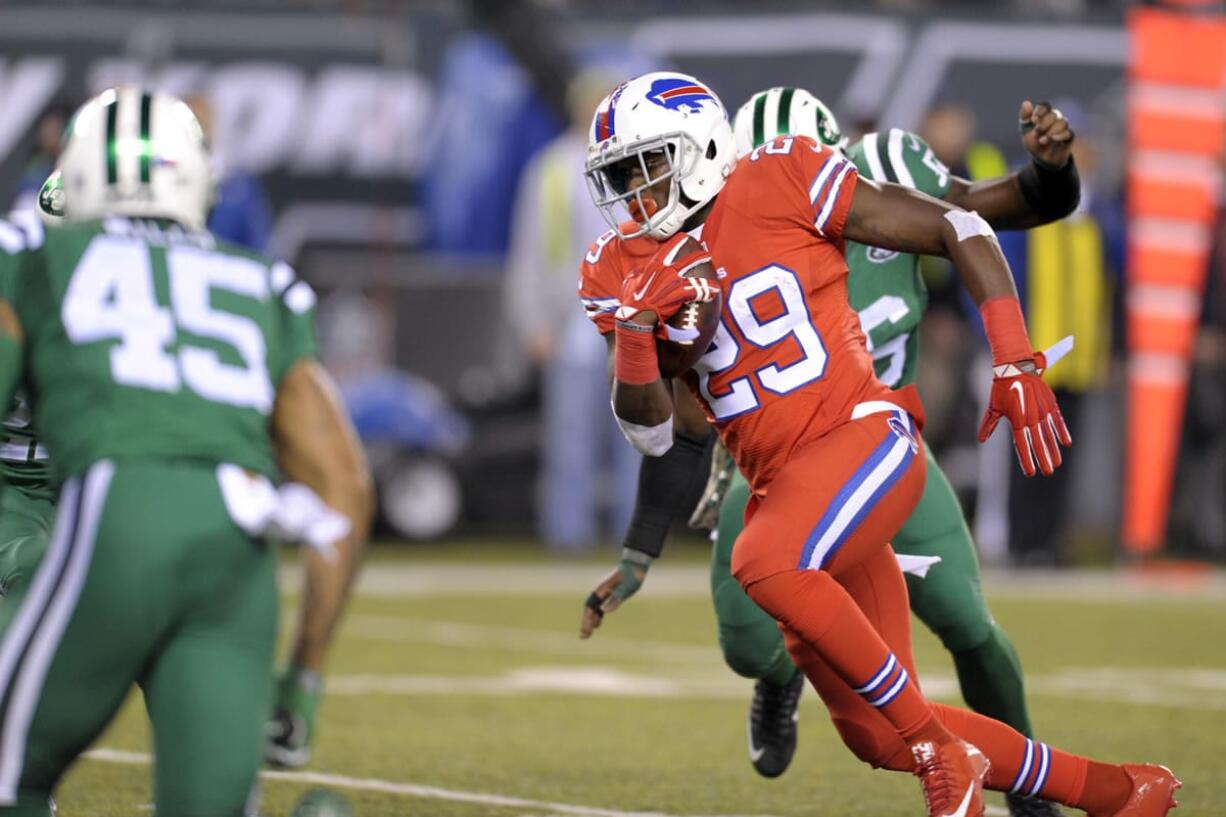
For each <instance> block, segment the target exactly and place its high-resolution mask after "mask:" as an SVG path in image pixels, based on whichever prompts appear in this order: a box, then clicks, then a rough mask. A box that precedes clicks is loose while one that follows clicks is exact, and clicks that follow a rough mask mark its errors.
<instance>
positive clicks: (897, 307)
mask: <svg viewBox="0 0 1226 817" xmlns="http://www.w3.org/2000/svg"><path fill="white" fill-rule="evenodd" d="M847 155H848V156H849V157H850V158H851V160H852V162H854V163H855V165H856V171H857V172H858V173H859V174H860V175H861V176H864V177H865V178H869V179H872V180H873V181H878V182H894V183H896V184H901V185H905V186H907V187H911V188H914V189H916V190H919V191H920V192H922V193H927V194H928V195H930V196H935V197H936V198H944V197H945V194H946V193H947V192H948V191H949V169H948V168H946V167H945V165H943V164H941V160H940V159H938V158H937V157H936V155H935V154H933V152H932V148H930V147H928V145H927V143H925V142H924V140H923V139H921V138H919V137H918V136H916V135H915V134H913V133H908V132H907V131H904V130H899V129H898V128H891V129H890V131H889V132H888V133H870V134H868V135H867V136H865V137H864V138H863V139H861V140H860V141H859V142H856V143H855V144H854V145H852V146H851V147H850V148H849V149H848V151H847ZM846 254H847V268H848V270H849V273H850V274H849V276H848V281H847V287H848V297H849V299H850V301H851V305H852V308H853V309H855V310H856V311H857V312H858V313H859V314H860V326H861V327H862V328H863V329H864V334H865V336H866V337H867V339H868V349H869V351H870V352H871V353H872V355H873V360H874V365H875V367H876V369H877V377H878V378H879V379H880V380H881V382H883V383H885V384H886V385H887V386H890V387H891V388H898V387H900V386H905V385H907V384H908V383H911V382H912V381H913V380H914V379H915V361H916V359H917V357H918V352H919V323H920V319H921V318H922V317H923V315H924V309H925V308H926V307H927V305H928V291H927V290H926V289H925V288H924V281H923V279H922V278H921V277H920V271H919V256H917V255H913V254H908V253H898V252H890V251H887V250H882V249H879V248H877V247H868V246H865V245H864V244H857V243H855V242H852V241H849V242H848V243H847V253H846Z"/></svg>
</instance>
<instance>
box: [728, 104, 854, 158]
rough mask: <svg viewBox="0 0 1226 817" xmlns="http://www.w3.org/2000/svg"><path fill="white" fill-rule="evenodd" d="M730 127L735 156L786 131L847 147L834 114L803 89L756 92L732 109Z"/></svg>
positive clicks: (823, 142) (835, 146)
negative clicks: (733, 110)
mask: <svg viewBox="0 0 1226 817" xmlns="http://www.w3.org/2000/svg"><path fill="white" fill-rule="evenodd" d="M732 129H733V133H734V134H735V136H736V155H737V157H738V158H739V157H741V156H744V155H745V154H747V153H749V152H750V151H752V150H753V149H754V148H756V147H759V146H761V145H763V144H765V143H766V142H769V141H770V140H772V139H774V138H775V137H776V136H784V135H789V134H790V135H796V136H808V137H809V138H810V139H814V140H816V141H817V142H820V143H821V144H823V145H829V146H830V147H832V148H835V149H837V150H843V149H844V148H846V147H847V139H846V138H845V137H844V136H843V133H842V131H840V130H839V122H838V120H837V119H835V118H834V114H833V113H831V112H830V109H829V108H828V107H826V105H825V103H823V102H822V101H821V100H820V99H818V98H817V97H815V96H813V94H811V93H809V92H808V91H806V90H804V89H803V88H769V89H767V90H765V91H759V92H758V93H756V94H754V95H753V96H751V97H750V98H749V101H747V102H746V103H745V104H744V105H742V106H741V107H740V109H739V110H738V111H737V112H736V118H735V119H734V122H733V126H732Z"/></svg>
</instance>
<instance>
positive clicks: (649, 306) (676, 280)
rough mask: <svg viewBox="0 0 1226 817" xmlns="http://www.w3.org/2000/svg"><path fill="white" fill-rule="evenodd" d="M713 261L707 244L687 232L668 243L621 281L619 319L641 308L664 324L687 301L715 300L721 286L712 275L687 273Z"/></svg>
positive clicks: (625, 318) (634, 313)
mask: <svg viewBox="0 0 1226 817" xmlns="http://www.w3.org/2000/svg"><path fill="white" fill-rule="evenodd" d="M710 263H711V254H710V253H709V252H707V249H706V247H704V246H702V245H701V244H699V243H698V242H697V241H695V240H694V239H692V238H690V237H688V236H686V237H684V238H683V240H682V241H681V242H680V243H672V242H670V243H669V244H666V245H665V246H664V247H662V248H661V250H660V252H658V253H657V254H656V255H655V256H654V257H653V258H652V259H651V260H650V261H648V262H647V264H646V265H644V266H643V267H642V268H641V269H639V270H637V271H635V272H633V273H631V274H630V275H628V276H626V279H625V280H624V281H623V282H622V291H621V297H620V298H619V299H618V300H619V302H620V304H621V305H620V306H619V307H618V310H617V319H618V320H619V321H628V320H631V319H632V318H634V316H635V315H637V314H639V313H640V312H654V313H655V314H656V318H657V321H658V323H657V326H661V327H662V326H663V324H665V323H666V322H667V321H668V320H669V319H670V318H672V317H673V316H674V315H676V314H677V313H678V312H679V311H681V308H682V307H683V306H685V305H686V304H689V303H695V302H697V303H706V302H708V301H713V300H715V299H716V298H717V297H718V296H719V290H718V289H717V288H716V287H715V286H714V285H713V284H712V282H711V281H710V280H709V279H707V278H689V277H687V276H688V275H689V274H691V273H692V272H693V271H694V270H696V269H697V268H698V267H700V266H702V265H703V264H710ZM662 331H663V330H662V329H661V332H662Z"/></svg>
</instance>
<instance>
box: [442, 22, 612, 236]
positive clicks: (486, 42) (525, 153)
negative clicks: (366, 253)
mask: <svg viewBox="0 0 1226 817" xmlns="http://www.w3.org/2000/svg"><path fill="white" fill-rule="evenodd" d="M437 98H438V99H439V100H440V105H439V110H438V114H437V118H436V122H435V126H434V127H435V130H434V133H433V134H432V135H431V143H430V147H429V148H428V149H427V151H426V160H425V170H424V172H423V175H422V179H421V204H422V212H423V213H424V214H425V216H426V218H427V220H428V223H427V230H428V236H427V242H428V244H429V247H430V249H433V250H437V251H439V252H446V253H465V254H470V253H476V254H490V253H494V254H498V253H503V252H505V251H506V249H507V244H508V237H509V234H510V221H511V205H512V202H513V201H514V198H515V191H516V186H517V184H518V183H519V178H520V171H521V170H522V169H523V167H524V165H525V163H526V162H527V161H528V159H529V157H531V156H532V155H533V154H534V153H536V152H537V151H538V150H539V149H540V148H541V146H542V145H544V144H545V143H547V142H548V141H549V140H550V139H552V138H554V137H555V136H557V134H558V131H559V130H560V129H561V127H562V123H560V122H558V120H557V117H555V116H554V115H553V114H552V113H551V112H550V111H549V109H548V108H547V107H546V105H545V104H544V102H542V100H541V99H540V97H539V95H538V94H537V93H536V91H535V90H534V89H533V85H532V81H531V78H530V76H529V75H528V73H527V71H525V70H524V69H523V68H522V67H521V66H520V65H519V64H518V63H517V62H516V61H515V59H514V58H513V57H512V56H511V54H510V53H509V52H508V51H507V49H506V47H505V46H504V45H503V44H502V43H500V42H499V41H498V40H497V39H495V38H494V37H492V36H489V35H487V34H467V35H464V36H462V37H460V38H459V39H457V40H456V42H455V43H454V44H453V45H451V46H450V47H449V48H448V50H447V56H446V58H445V59H444V61H443V66H442V68H441V70H440V73H439V78H438V90H437ZM594 107H595V106H593V108H594Z"/></svg>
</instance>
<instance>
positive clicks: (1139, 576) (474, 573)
mask: <svg viewBox="0 0 1226 817" xmlns="http://www.w3.org/2000/svg"><path fill="white" fill-rule="evenodd" d="M605 572H606V571H605V569H604V568H602V567H601V566H600V565H596V564H591V565H575V564H565V563H551V562H541V563H537V564H523V563H514V564H497V563H486V564H458V563H457V564H450V563H443V564H440V563H437V562H433V563H421V564H414V563H413V562H412V561H411V559H409V560H406V561H405V562H403V563H400V562H397V563H375V564H371V565H370V566H368V567H367V568H366V569H365V570H364V571H363V572H362V574H361V576H360V578H359V579H358V585H357V592H358V595H360V596H366V597H370V598H380V597H383V598H405V597H422V598H427V597H438V596H468V595H471V596H536V597H540V596H551V597H557V596H573V597H575V599H576V609H577V607H578V604H579V603H580V602H581V601H582V600H583V597H584V596H585V595H586V594H587V593H588V592H589V591H591V589H592V587H593V586H595V584H596V582H597V581H599V580H600V578H601V577H602V576H603V575H604V573H605ZM297 577H298V573H297V571H296V570H287V571H286V575H285V576H284V578H285V582H286V583H285V584H284V585H283V586H284V587H286V588H287V589H289V588H295V587H297V581H298V579H297ZM984 590H985V593H986V594H987V596H988V597H989V598H992V597H999V598H1015V597H1018V598H1026V599H1034V598H1060V599H1068V600H1073V601H1084V602H1115V603H1119V602H1121V601H1124V600H1128V601H1136V600H1138V599H1145V600H1156V601H1174V602H1178V601H1188V600H1221V599H1226V571H1222V570H1206V571H1205V572H1203V573H1199V574H1188V575H1157V574H1145V573H1136V572H1129V571H1123V570H1075V569H1060V570H1025V571H999V570H987V571H985V573H984ZM644 592H645V593H646V594H647V595H648V596H650V597H655V598H694V597H705V596H708V595H709V594H710V592H711V591H710V569H709V568H708V567H707V565H705V564H693V563H673V564H670V563H669V562H668V560H667V558H666V559H664V560H663V561H661V562H660V563H659V564H657V565H653V566H652V568H651V578H650V579H649V580H648V581H647V583H646V585H645V586H644Z"/></svg>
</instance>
